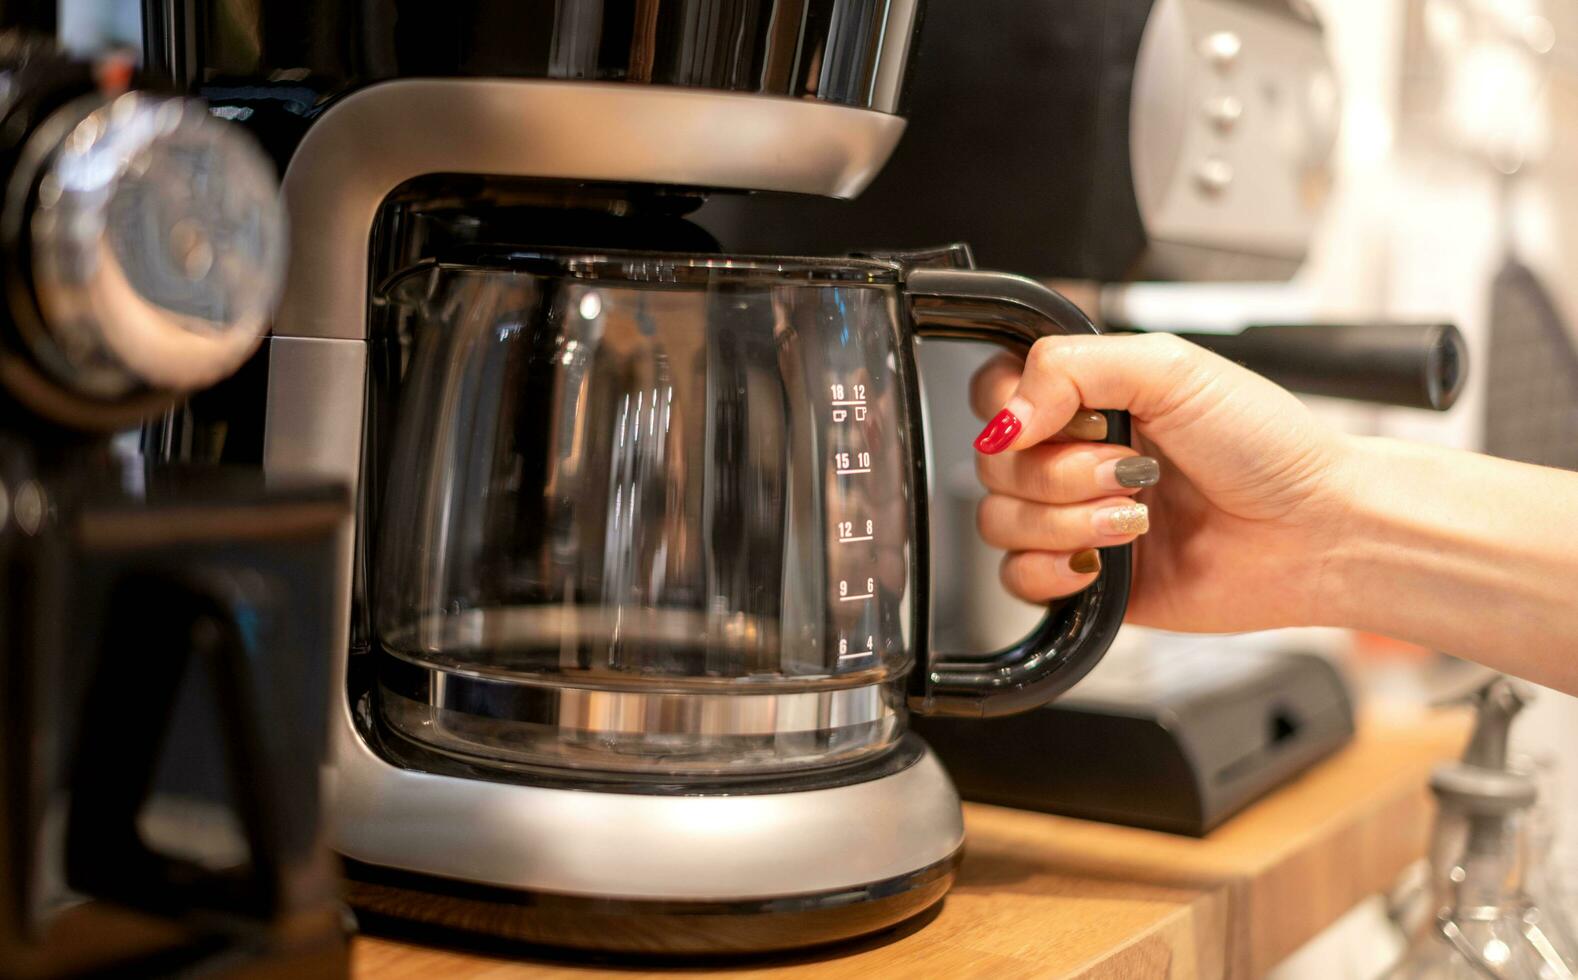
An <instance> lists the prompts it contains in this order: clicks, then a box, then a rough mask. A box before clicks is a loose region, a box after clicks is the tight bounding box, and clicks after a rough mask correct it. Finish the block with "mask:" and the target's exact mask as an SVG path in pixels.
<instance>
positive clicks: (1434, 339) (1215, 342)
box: [1178, 323, 1468, 412]
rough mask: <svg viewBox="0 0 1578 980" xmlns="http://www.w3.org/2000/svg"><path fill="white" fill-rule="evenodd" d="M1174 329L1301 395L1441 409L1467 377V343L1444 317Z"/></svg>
mask: <svg viewBox="0 0 1578 980" xmlns="http://www.w3.org/2000/svg"><path fill="white" fill-rule="evenodd" d="M1178 336H1180V337H1183V338H1184V339H1186V340H1190V341H1193V342H1194V343H1196V344H1199V345H1200V346H1201V347H1204V348H1206V349H1207V350H1211V351H1215V352H1216V353H1218V354H1221V355H1222V356H1223V357H1225V358H1227V359H1229V360H1232V361H1237V362H1238V363H1240V364H1242V365H1244V366H1245V367H1247V368H1249V369H1250V370H1251V371H1254V372H1255V373H1256V374H1261V375H1264V376H1265V377H1267V378H1270V379H1271V380H1272V381H1275V382H1276V383H1277V384H1280V385H1282V386H1283V387H1284V388H1287V389H1289V390H1291V391H1297V392H1302V393H1303V394H1306V395H1325V396H1327V397H1330V398H1346V399H1350V400H1353V401H1363V402H1374V403H1376V404H1380V405H1399V406H1402V407H1404V408H1428V409H1433V410H1435V411H1438V412H1444V411H1446V410H1447V409H1449V408H1451V407H1452V405H1453V403H1454V402H1456V401H1457V398H1458V395H1460V394H1462V392H1463V385H1464V382H1465V381H1467V379H1468V345H1467V343H1466V342H1465V341H1464V340H1463V334H1462V332H1461V331H1459V330H1458V328H1457V327H1456V326H1454V325H1452V324H1450V323H1350V324H1278V325H1275V326H1251V327H1247V328H1245V329H1244V331H1243V332H1242V333H1236V334H1210V333H1180V334H1178Z"/></svg>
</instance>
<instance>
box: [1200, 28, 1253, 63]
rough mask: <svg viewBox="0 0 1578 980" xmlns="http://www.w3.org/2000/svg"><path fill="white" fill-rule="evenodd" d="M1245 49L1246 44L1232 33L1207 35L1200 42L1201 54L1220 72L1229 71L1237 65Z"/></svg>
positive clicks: (1223, 32) (1219, 32) (1220, 32)
mask: <svg viewBox="0 0 1578 980" xmlns="http://www.w3.org/2000/svg"><path fill="white" fill-rule="evenodd" d="M1243 49H1244V42H1243V41H1242V40H1240V39H1239V37H1238V35H1237V34H1234V33H1233V32H1232V31H1217V32H1215V33H1213V34H1207V35H1206V37H1205V40H1203V41H1201V42H1200V54H1201V55H1203V56H1204V57H1205V60H1207V61H1209V62H1210V63H1211V66H1212V67H1213V68H1215V69H1216V70H1218V71H1227V70H1229V69H1230V68H1232V67H1233V65H1235V64H1237V62H1238V54H1239V52H1240V51H1242V50H1243Z"/></svg>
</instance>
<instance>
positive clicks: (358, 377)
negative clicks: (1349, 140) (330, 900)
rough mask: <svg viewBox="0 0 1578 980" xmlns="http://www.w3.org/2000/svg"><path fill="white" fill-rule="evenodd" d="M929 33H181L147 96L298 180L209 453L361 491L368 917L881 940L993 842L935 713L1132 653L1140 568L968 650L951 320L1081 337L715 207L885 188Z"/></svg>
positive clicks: (912, 25) (491, 13)
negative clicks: (951, 772) (936, 505)
mask: <svg viewBox="0 0 1578 980" xmlns="http://www.w3.org/2000/svg"><path fill="white" fill-rule="evenodd" d="M920 26H921V4H920V3H919V2H918V0H900V2H887V0H884V2H880V3H879V2H875V0H872V2H865V0H860V2H853V3H851V2H843V0H838V2H834V0H808V2H805V0H800V2H797V0H764V2H756V3H746V4H728V5H720V4H706V3H679V4H658V3H649V2H637V3H634V4H616V3H608V2H598V0H588V2H576V3H557V4H551V5H550V4H522V3H516V2H504V0H484V2H479V3H471V4H465V5H459V6H456V5H447V6H439V5H430V4H428V5H419V4H408V3H401V2H396V0H390V2H378V3H356V4H351V3H343V2H335V0H311V2H282V3H269V4H255V5H247V6H242V7H238V6H235V5H230V4H220V3H210V2H203V0H185V2H180V0H176V2H170V0H166V2H160V3H153V4H151V5H150V7H149V8H148V37H149V42H148V45H147V54H148V61H149V67H150V69H151V70H153V71H155V72H160V73H163V74H165V75H167V76H168V77H169V78H170V79H171V80H172V81H173V82H175V83H176V84H177V85H179V86H181V87H183V88H185V89H187V90H189V91H191V92H193V93H195V94H199V95H201V96H203V97H204V98H205V99H207V100H208V101H209V102H210V103H211V104H212V105H213V107H214V112H215V113H216V114H218V115H220V116H221V117H223V118H226V119H230V120H233V121H235V122H237V123H238V124H240V125H243V126H245V127H248V128H249V129H250V130H251V131H252V132H254V133H255V134H257V135H258V136H259V137H260V139H262V140H263V142H264V143H265V145H266V146H267V147H268V148H269V150H270V152H271V153H272V154H273V156H274V158H275V159H276V160H277V161H278V163H279V164H280V166H281V168H282V170H283V172H284V178H283V193H284V199H285V202H286V206H287V208H288V212H289V218H290V234H291V249H290V269H289V277H288V283H289V285H288V287H287V290H286V293H285V296H284V299H283V302H282V304H281V308H280V311H279V313H278V315H277V316H276V317H275V319H274V322H273V327H272V333H271V336H270V337H269V339H268V341H267V344H266V346H265V348H264V351H263V353H262V354H261V355H260V356H259V358H257V359H256V361H255V362H254V363H253V364H252V365H251V366H250V367H249V368H248V369H247V370H245V371H243V372H241V373H240V374H239V375H238V376H237V378H236V379H234V380H233V381H232V382H231V383H230V384H229V385H227V386H226V387H225V388H224V390H223V393H222V394H220V395H216V396H215V397H214V398H212V399H210V400H208V401H207V402H206V403H204V404H200V405H198V404H194V405H193V406H192V407H191V409H190V410H189V411H188V412H186V413H185V414H184V415H183V417H182V419H181V420H180V423H181V436H180V438H179V440H176V441H179V442H180V443H181V444H182V445H186V446H190V447H194V449H193V455H194V456H197V457H202V455H203V453H205V452H206V453H208V454H209V455H210V456H213V457H215V458H222V459H227V460H229V461H234V462H250V463H251V464H252V465H254V466H257V467H260V468H261V469H262V470H263V472H264V473H265V474H267V475H268V477H269V478H270V479H284V478H286V477H288V476H294V475H299V474H311V475H314V476H318V477H323V476H328V477H332V478H337V479H340V480H344V481H346V482H348V483H350V484H351V485H353V486H354V487H356V491H357V510H358V518H357V536H356V541H355V542H354V544H351V543H348V544H347V545H346V547H345V548H344V550H343V552H342V553H341V554H340V556H339V569H340V573H341V574H340V579H339V581H338V583H337V585H336V588H335V593H334V597H335V601H336V602H337V604H338V605H337V623H338V629H339V633H340V635H341V636H342V637H343V640H344V644H343V646H344V649H343V653H342V654H341V655H340V656H339V657H337V658H336V661H335V671H336V678H337V679H336V689H337V691H338V692H339V695H340V696H339V697H337V699H336V700H337V703H336V705H335V707H334V709H333V712H332V720H331V725H332V728H333V742H334V750H333V760H332V764H331V765H330V767H329V773H328V785H329V793H330V806H329V811H330V820H331V824H332V834H333V840H334V847H335V848H336V849H337V850H338V851H339V852H340V853H341V854H342V855H343V856H344V857H345V859H346V863H347V868H348V873H349V876H350V878H351V885H350V895H351V900H352V902H353V904H354V905H355V906H357V908H358V909H359V910H360V912H361V914H362V921H363V922H364V923H373V922H377V921H379V920H380V919H381V918H382V917H388V916H395V917H399V918H403V919H416V920H419V921H425V922H428V923H432V924H436V925H439V926H443V927H449V928H455V929H460V930H464V931H468V932H477V933H487V934H494V935H502V936H505V937H509V938H512V939H517V940H525V941H528V942H534V943H546V944H553V945H559V946H569V947H582V948H590V949H598V950H612V951H626V952H663V953H716V952H755V951H763V950H773V949H784V948H791V947H796V946H804V945H810V944H815V943H824V942H829V941H834V940H839V939H843V938H847V937H850V936H855V935H861V934H864V933H868V932H872V931H876V930H879V929H882V928H885V927H887V926H890V925H892V924H895V923H897V922H900V921H902V920H904V919H906V918H909V917H911V916H914V915H916V914H918V913H920V912H921V911H923V910H925V909H926V908H928V907H930V906H932V905H934V904H935V903H936V902H938V901H939V900H940V899H941V897H942V896H943V895H944V893H945V892H946V891H947V889H948V887H949V885H950V883H951V881H952V880H953V876H954V871H955V867H956V864H957V861H958V858H959V853H960V848H961V845H962V843H963V825H962V820H961V811H960V804H959V798H958V795H957V793H956V792H955V790H954V788H953V786H952V784H951V782H950V780H949V778H948V776H947V774H946V773H945V772H944V770H943V768H942V767H941V766H940V765H939V764H938V762H937V760H936V759H935V758H934V757H933V756H932V755H931V753H930V752H929V750H928V749H927V748H926V746H925V745H924V743H922V742H921V741H920V740H919V739H918V738H916V737H915V736H913V735H911V734H908V733H907V729H906V716H907V714H909V713H922V714H944V715H950V716H966V717H987V716H995V715H1000V714H1004V713H1008V712H1014V711H1020V710H1025V709H1028V708H1031V707H1034V706H1037V705H1040V704H1042V703H1044V702H1045V701H1047V700H1049V699H1050V698H1052V697H1054V696H1055V695H1057V694H1058V693H1060V692H1061V691H1063V690H1065V689H1066V688H1067V687H1069V686H1070V685H1072V684H1073V683H1074V682H1075V681H1076V680H1078V679H1079V678H1080V677H1081V676H1083V675H1084V674H1085V672H1086V671H1088V670H1089V669H1090V668H1091V667H1092V666H1093V665H1094V664H1095V662H1096V661H1097V660H1098V659H1099V658H1100V657H1101V655H1102V653H1103V652H1104V650H1105V649H1106V647H1107V644H1108V643H1109V642H1110V640H1111V638H1112V635H1113V634H1114V633H1115V632H1116V630H1117V627H1118V624H1119V623H1120V622H1121V620H1122V616H1123V611H1124V606H1125V600H1126V596H1127V590H1128V582H1129V549H1128V547H1127V546H1119V547H1113V548H1109V549H1104V553H1103V566H1102V570H1101V572H1100V574H1099V575H1098V576H1097V577H1096V578H1095V580H1094V582H1093V584H1092V585H1091V586H1090V587H1089V588H1088V589H1086V590H1085V591H1084V592H1083V593H1081V594H1079V595H1077V596H1075V597H1072V598H1070V599H1068V600H1065V601H1061V602H1058V603H1056V604H1054V605H1053V606H1052V607H1051V608H1049V609H1048V611H1047V614H1046V617H1045V619H1044V620H1043V621H1042V622H1041V624H1040V625H1039V626H1038V627H1036V628H1035V629H1034V630H1032V631H1031V633H1030V635H1029V636H1027V637H1025V638H1024V639H1023V640H1021V641H1020V642H1018V643H1015V644H1013V645H1011V646H1010V647H1008V648H1006V649H1004V650H1000V651H997V652H993V653H980V654H975V655H957V656H956V655H952V654H939V653H935V652H932V651H931V650H930V649H929V634H930V626H931V623H930V614H929V592H928V589H929V582H930V569H929V567H928V562H929V560H930V559H929V549H928V538H927V527H928V518H927V499H928V493H927V486H928V476H929V474H928V469H927V465H926V459H927V449H926V441H925V426H924V419H923V418H922V413H921V410H920V402H919V386H920V380H921V379H920V378H919V376H918V373H917V370H916V365H915V358H914V348H915V343H916V339H917V338H918V337H928V338H936V339H971V340H980V341H986V342H991V343H996V344H999V345H1002V346H1006V347H1008V348H1010V349H1013V350H1017V351H1020V352H1023V351H1025V350H1027V349H1028V347H1029V345H1030V344H1031V343H1033V342H1034V340H1035V339H1036V338H1038V337H1039V336H1041V335H1044V334H1047V333H1057V332H1075V331H1086V332H1088V331H1093V330H1094V327H1092V326H1091V324H1090V321H1089V320H1088V319H1086V318H1085V316H1084V315H1083V314H1082V313H1081V311H1080V310H1079V309H1078V308H1076V307H1075V306H1074V305H1072V304H1071V303H1069V302H1068V301H1067V300H1065V299H1064V298H1063V297H1061V296H1059V295H1058V294H1056V293H1054V292H1052V291H1050V290H1048V289H1047V288H1045V287H1043V286H1041V285H1039V284H1037V283H1035V282H1032V281H1030V280H1026V279H1022V278H1019V277H1016V276H1012V275H1005V274H1001V273H992V272H984V271H980V270H976V269H974V268H973V260H972V258H971V255H970V252H969V250H968V249H967V248H964V247H949V248H934V249H927V250H918V251H906V252H881V251H870V250H868V251H866V252H864V253H863V254H862V255H861V256H860V257H771V256H766V257H764V256H743V255H738V254H732V253H730V252H728V251H727V250H726V248H725V246H726V244H727V243H721V242H719V241H718V240H717V239H715V238H714V237H713V236H712V235H710V234H709V233H707V232H706V231H704V230H702V229H701V228H700V227H699V226H697V225H696V224H694V223H693V222H691V221H689V220H687V216H688V215H689V214H690V213H691V212H693V211H694V210H695V209H696V208H697V207H699V206H700V205H701V204H702V203H703V202H704V201H705V200H706V199H707V198H708V196H709V195H715V194H719V193H728V194H733V193H737V192H763V191H771V192H779V193H784V194H793V195H800V196H801V197H802V198H806V199H810V198H812V197H823V198H849V197H852V196H854V195H856V194H858V193H859V192H860V191H861V190H862V189H863V188H864V187H865V186H866V185H867V184H868V183H869V182H870V181H871V180H872V178H873V177H874V176H875V175H876V173H877V172H878V171H879V170H880V169H881V167H882V166H883V164H884V162H885V161H886V160H887V158H888V156H889V155H890V154H891V153H892V152H893V150H894V147H895V146H896V145H897V144H898V142H899V139H900V136H901V135H902V134H903V132H904V129H905V125H906V123H905V118H904V116H903V115H902V114H901V110H902V108H903V105H904V96H905V92H906V77H907V74H908V70H909V67H910V60H911V59H910V52H911V48H912V45H913V43H914V39H915V37H916V35H917V32H918V30H919V29H920ZM744 203H745V204H746V205H748V204H749V201H748V200H747V201H744ZM870 244H874V245H880V244H881V242H880V241H877V242H874V243H870ZM960 397H961V399H962V392H961V393H960ZM1127 438H1128V428H1127V419H1126V417H1124V416H1123V415H1121V413H1112V414H1111V416H1110V418H1109V439H1110V440H1112V441H1114V442H1126V440H1127ZM216 447H217V448H216Z"/></svg>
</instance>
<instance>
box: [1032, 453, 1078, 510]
mask: <svg viewBox="0 0 1578 980" xmlns="http://www.w3.org/2000/svg"><path fill="white" fill-rule="evenodd" d="M1027 482H1028V483H1029V484H1030V489H1031V491H1032V493H1033V494H1034V496H1035V497H1036V498H1037V499H1040V500H1061V499H1063V494H1064V492H1065V491H1066V490H1067V489H1068V478H1067V475H1066V474H1065V473H1064V470H1063V467H1062V466H1060V465H1059V464H1058V462H1057V460H1055V459H1047V458H1038V459H1034V460H1033V461H1031V466H1030V477H1029V479H1028V481H1027Z"/></svg>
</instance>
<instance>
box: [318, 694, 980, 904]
mask: <svg viewBox="0 0 1578 980" xmlns="http://www.w3.org/2000/svg"><path fill="white" fill-rule="evenodd" d="M342 669H343V667H342ZM335 741H336V744H335V747H334V748H335V756H336V758H337V760H338V762H337V765H336V766H335V768H334V770H333V772H332V774H331V779H330V785H329V790H330V801H331V806H330V811H329V812H330V814H331V819H332V827H331V840H332V842H333V846H334V847H335V849H336V850H338V851H339V852H340V853H341V854H344V855H345V856H346V857H349V858H352V859H354V860H357V861H362V862H365V863H367V864H374V865H380V866H383V867H391V868H400V869H404V870H407V871H414V872H418V873H421V874H429V875H436V876H438V877H444V878H452V879H458V880H461V881H468V882H475V883H480V884H489V885H497V886H500V887H505V888H519V889H522V890H528V891H539V892H552V893H556V894H565V895H586V896H596V897H605V898H612V899H647V900H677V901H739V900H751V899H765V898H777V897H785V896H791V895H806V894H815V893H818V892H825V891H836V890H840V889H845V888H850V887H855V886H859V885H865V884H870V883H872V882H875V881H882V880H885V879H888V878H896V877H899V876H901V875H905V874H909V873H912V872H914V871H917V870H919V869H921V868H925V867H927V866H929V865H932V864H935V863H937V862H939V861H942V860H945V859H946V858H947V857H948V856H949V855H950V854H952V853H953V852H954V851H955V850H957V849H958V848H959V846H960V845H961V844H962V843H963V842H964V821H963V816H962V813H961V811H960V808H959V797H958V794H957V792H956V791H955V790H954V788H953V783H952V782H951V781H950V780H949V779H948V775H947V773H946V772H944V771H943V768H942V766H941V764H940V763H938V762H937V759H936V757H935V756H933V755H932V754H931V753H930V752H929V751H928V752H927V753H926V754H925V756H924V757H923V758H922V759H921V760H920V761H919V762H917V763H916V764H915V765H913V766H911V767H909V768H908V769H905V770H903V771H901V772H898V773H894V774H893V775H891V776H884V777H882V778H879V779H873V780H870V781H867V782H864V783H855V784H852V785H849V786H839V787H835V788H831V789H820V790H801V791H796V792H792V793H781V794H762V795H752V796H646V795H635V794H622V793H605V792H587V791H582V790H566V789H546V788H543V787H540V786H523V785H511V784H507V783H495V782H485V781H482V780H475V779H458V778H454V777H450V776H440V775H433V774H430V773H420V772H413V771H410V770H405V769H398V768H395V767H393V766H390V765H389V764H388V763H386V762H384V761H383V760H381V759H379V758H378V757H377V756H375V755H373V753H372V751H371V750H370V749H369V748H368V747H367V746H366V745H365V744H364V743H363V742H362V741H361V739H360V738H359V737H357V735H356V733H355V732H354V730H353V729H352V728H351V724H350V716H349V707H348V706H346V707H345V715H344V717H343V718H342V719H341V721H340V723H338V724H336V725H335Z"/></svg>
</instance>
